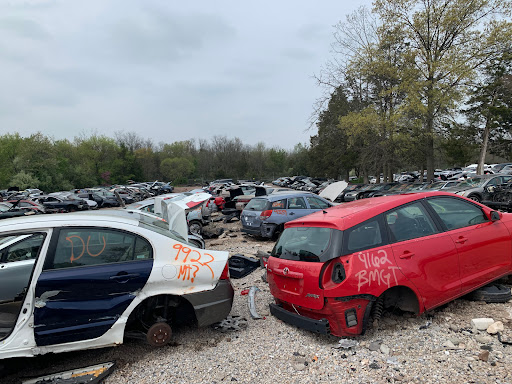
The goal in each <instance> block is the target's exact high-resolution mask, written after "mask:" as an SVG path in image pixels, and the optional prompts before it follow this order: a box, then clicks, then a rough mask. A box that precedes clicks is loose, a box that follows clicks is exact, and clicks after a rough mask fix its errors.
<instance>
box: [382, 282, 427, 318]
mask: <svg viewBox="0 0 512 384" xmlns="http://www.w3.org/2000/svg"><path fill="white" fill-rule="evenodd" d="M380 299H383V301H384V308H390V307H394V308H399V309H401V310H402V311H405V312H413V313H415V314H416V315H419V314H420V313H422V312H423V306H422V305H421V301H420V299H419V296H418V295H417V293H416V292H415V291H414V290H413V289H412V288H410V287H408V286H405V285H396V286H394V287H391V288H388V289H386V290H385V291H384V292H383V293H382V294H381V295H380V296H379V298H378V299H377V300H380Z"/></svg>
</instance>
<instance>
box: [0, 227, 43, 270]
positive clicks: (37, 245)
mask: <svg viewBox="0 0 512 384" xmlns="http://www.w3.org/2000/svg"><path fill="white" fill-rule="evenodd" d="M43 240H44V235H43V234H37V235H34V236H31V237H29V238H27V239H25V240H22V241H20V242H19V243H16V244H14V245H12V246H10V247H9V249H8V250H7V253H6V256H5V259H4V260H5V261H6V262H7V263H12V262H13V261H22V260H31V259H35V258H36V257H37V255H38V254H39V250H40V249H41V245H42V244H43Z"/></svg>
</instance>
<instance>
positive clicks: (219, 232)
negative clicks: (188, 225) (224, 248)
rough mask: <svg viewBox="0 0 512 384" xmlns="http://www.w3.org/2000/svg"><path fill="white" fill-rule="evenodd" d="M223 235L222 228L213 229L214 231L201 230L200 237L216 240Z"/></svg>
mask: <svg viewBox="0 0 512 384" xmlns="http://www.w3.org/2000/svg"><path fill="white" fill-rule="evenodd" d="M223 233H224V228H215V229H210V228H203V234H202V236H203V238H205V239H216V238H218V237H219V236H220V235H222V234H223ZM219 245H222V244H219Z"/></svg>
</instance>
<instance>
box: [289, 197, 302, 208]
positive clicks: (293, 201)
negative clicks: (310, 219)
mask: <svg viewBox="0 0 512 384" xmlns="http://www.w3.org/2000/svg"><path fill="white" fill-rule="evenodd" d="M288 209H306V202H305V201H304V198H302V197H290V198H288Z"/></svg>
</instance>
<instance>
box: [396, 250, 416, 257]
mask: <svg viewBox="0 0 512 384" xmlns="http://www.w3.org/2000/svg"><path fill="white" fill-rule="evenodd" d="M413 256H414V253H412V252H409V251H405V252H404V253H402V254H401V255H400V256H398V257H399V258H400V259H410V258H411V257H413Z"/></svg>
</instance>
